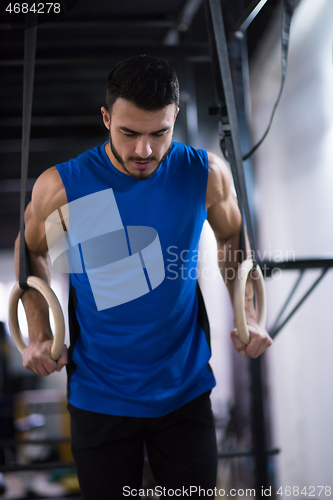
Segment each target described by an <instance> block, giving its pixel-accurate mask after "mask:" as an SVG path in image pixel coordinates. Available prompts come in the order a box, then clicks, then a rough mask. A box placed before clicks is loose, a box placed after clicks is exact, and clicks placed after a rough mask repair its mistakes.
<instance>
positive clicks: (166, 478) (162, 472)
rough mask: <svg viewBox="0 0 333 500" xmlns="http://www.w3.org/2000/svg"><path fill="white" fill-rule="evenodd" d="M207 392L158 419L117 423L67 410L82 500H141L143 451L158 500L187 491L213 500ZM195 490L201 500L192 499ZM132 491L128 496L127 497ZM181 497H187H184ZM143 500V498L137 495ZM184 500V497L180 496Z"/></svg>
mask: <svg viewBox="0 0 333 500" xmlns="http://www.w3.org/2000/svg"><path fill="white" fill-rule="evenodd" d="M209 395H210V392H208V393H205V394H202V395H201V396H199V397H198V398H196V399H194V400H192V401H190V402H189V403H187V404H186V405H184V406H182V407H181V408H178V409H177V410H175V411H174V412H172V413H169V414H168V415H165V416H164V417H158V418H138V417H120V416H114V415H104V414H100V413H93V412H88V411H85V410H80V409H78V408H76V407H74V406H72V405H70V404H69V405H68V409H69V412H70V415H71V435H72V452H73V456H74V460H75V463H76V467H77V473H78V478H79V483H80V488H81V494H82V498H83V499H84V500H120V499H121V498H134V497H136V498H140V492H139V489H141V488H142V471H143V464H144V445H145V447H146V450H147V456H148V460H149V464H150V467H151V470H152V472H153V474H154V477H155V480H156V483H157V485H158V486H159V488H160V489H159V491H158V493H161V492H163V494H162V495H160V498H169V496H168V495H167V492H168V490H171V491H170V495H172V494H173V493H172V492H175V491H176V490H177V492H176V493H175V494H176V495H177V496H178V497H179V496H180V495H179V492H181V491H185V492H186V491H187V493H189V488H190V487H192V490H191V492H192V494H191V497H190V498H192V499H193V498H208V497H209V498H212V496H211V495H210V493H209V496H207V497H206V496H205V495H204V491H206V490H209V489H214V488H215V486H216V471H217V446H216V436H215V426H214V418H213V414H212V409H211V403H210V397H209ZM195 488H197V491H198V492H199V488H201V491H200V496H199V493H198V495H196V494H195ZM132 490H133V491H132ZM184 496H187V495H186V493H185V494H184ZM141 497H142V495H141ZM181 498H183V495H181Z"/></svg>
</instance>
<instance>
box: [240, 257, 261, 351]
mask: <svg viewBox="0 0 333 500" xmlns="http://www.w3.org/2000/svg"><path fill="white" fill-rule="evenodd" d="M249 275H250V279H251V280H252V282H253V285H254V289H255V297H256V304H257V311H258V324H259V326H261V327H262V328H265V325H266V292H265V283H264V277H263V275H262V272H261V269H260V267H259V266H258V265H257V267H256V268H255V269H253V262H252V260H250V259H247V260H244V261H243V262H242V264H241V265H240V266H239V268H238V272H237V277H236V281H235V288H234V321H235V327H236V328H237V333H238V336H239V338H240V340H241V341H242V342H243V343H244V344H245V345H247V344H249V342H250V340H251V339H250V334H249V330H248V328H247V325H246V316H245V287H246V282H247V279H248V276H249Z"/></svg>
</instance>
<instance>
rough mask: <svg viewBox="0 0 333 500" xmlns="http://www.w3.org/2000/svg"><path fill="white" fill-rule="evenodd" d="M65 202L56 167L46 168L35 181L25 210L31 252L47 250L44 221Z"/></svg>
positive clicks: (65, 198) (64, 194)
mask: <svg viewBox="0 0 333 500" xmlns="http://www.w3.org/2000/svg"><path fill="white" fill-rule="evenodd" d="M66 203H67V197H66V192H65V188H64V186H63V183H62V181H61V179H60V176H59V174H58V172H57V171H56V169H55V168H54V167H52V168H51V169H48V170H46V171H45V172H44V173H43V174H42V175H41V176H40V177H39V178H38V179H37V181H36V183H35V185H34V188H33V190H32V196H31V202H30V203H29V205H28V206H27V208H26V211H25V239H26V243H27V247H28V249H29V250H30V251H31V252H34V253H38V254H45V253H47V251H48V246H47V238H46V229H45V221H46V220H47V218H48V217H49V215H50V214H51V213H53V212H54V211H56V210H57V209H59V208H60V207H61V206H63V205H65V204H66Z"/></svg>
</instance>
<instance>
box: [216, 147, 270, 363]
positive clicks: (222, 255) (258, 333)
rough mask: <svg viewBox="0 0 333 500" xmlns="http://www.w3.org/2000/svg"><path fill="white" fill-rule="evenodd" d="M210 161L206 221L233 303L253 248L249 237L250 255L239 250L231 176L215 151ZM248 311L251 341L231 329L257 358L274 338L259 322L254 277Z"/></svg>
mask: <svg viewBox="0 0 333 500" xmlns="http://www.w3.org/2000/svg"><path fill="white" fill-rule="evenodd" d="M208 162H209V173H208V184H207V199H206V204H207V220H208V222H209V224H210V226H211V228H212V229H213V231H214V234H215V238H216V241H217V250H218V264H219V268H220V272H221V275H222V278H223V280H224V282H225V284H226V286H227V289H228V291H229V295H230V299H231V303H233V292H234V284H235V279H236V276H237V269H238V266H239V264H240V263H241V262H242V260H244V259H245V258H246V257H248V258H250V257H251V250H250V246H249V243H248V240H247V238H246V246H247V256H243V255H242V251H241V249H240V229H241V214H240V211H239V207H238V203H237V198H236V196H235V195H234V193H233V192H232V191H231V176H230V173H229V170H228V167H227V166H226V164H225V163H224V161H223V160H222V159H221V158H219V157H218V156H216V155H214V154H213V153H208ZM245 312H246V321H247V325H248V330H249V333H250V339H251V340H250V343H249V344H248V345H247V346H246V345H245V344H243V342H242V341H241V340H240V339H239V337H238V335H237V330H236V329H233V330H232V331H231V339H232V342H233V344H234V347H235V349H236V350H237V351H238V352H239V353H240V354H247V355H248V356H250V357H251V358H257V357H258V356H260V354H262V353H263V352H264V351H265V350H266V349H267V347H269V346H270V345H271V344H272V342H273V341H272V339H271V338H270V336H269V335H268V333H267V332H266V330H264V329H262V328H261V327H260V326H259V325H258V322H257V311H256V309H255V307H254V302H253V285H252V283H251V280H248V282H247V284H246V292H245Z"/></svg>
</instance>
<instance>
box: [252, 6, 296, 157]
mask: <svg viewBox="0 0 333 500" xmlns="http://www.w3.org/2000/svg"><path fill="white" fill-rule="evenodd" d="M295 3H296V0H284V3H283V14H282V36H281V42H282V43H281V45H282V47H281V49H282V50H281V57H282V78H281V87H280V92H279V95H278V97H277V100H276V103H275V104H274V107H273V111H272V114H271V119H270V121H269V124H268V127H267V129H266V132H265V133H264V135H263V136H262V138H261V139H260V141H259V142H258V143H257V144H256V145H255V146H253V148H252V149H251V151H249V152H248V153H247V154H246V155H245V156H244V157H243V160H244V161H245V160H247V159H248V158H250V156H252V154H253V153H254V152H255V151H256V150H257V149H258V148H259V146H260V145H261V144H262V143H263V142H264V140H265V139H266V136H267V134H268V132H269V131H270V128H271V125H272V123H273V118H274V115H275V111H276V108H277V107H278V104H279V102H280V99H281V96H282V91H283V87H284V82H285V80H286V75H287V60H288V48H289V36H290V23H291V18H292V15H293V12H294V8H295Z"/></svg>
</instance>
